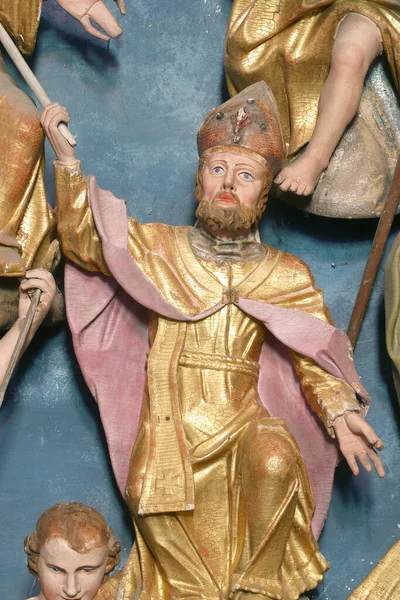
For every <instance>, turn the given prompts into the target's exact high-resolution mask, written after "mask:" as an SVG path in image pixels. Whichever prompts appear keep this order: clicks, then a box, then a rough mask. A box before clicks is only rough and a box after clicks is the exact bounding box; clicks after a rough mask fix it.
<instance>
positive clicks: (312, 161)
mask: <svg viewBox="0 0 400 600" xmlns="http://www.w3.org/2000/svg"><path fill="white" fill-rule="evenodd" d="M326 167H327V165H326V164H325V163H323V162H322V161H321V160H320V159H319V158H317V157H315V156H309V155H308V154H307V151H306V152H305V153H304V154H303V155H302V156H300V157H299V158H296V159H295V160H294V161H293V162H291V163H290V164H289V165H287V166H286V167H284V168H283V169H282V171H280V172H279V173H278V175H277V177H275V183H277V184H278V185H279V187H280V188H281V190H283V191H284V192H287V191H290V192H294V193H295V194H298V195H299V196H309V195H310V194H312V193H313V191H314V189H315V187H316V185H317V183H318V180H319V178H320V177H321V175H322V173H323V171H324V170H325V169H326Z"/></svg>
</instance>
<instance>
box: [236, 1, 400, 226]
mask: <svg viewBox="0 0 400 600" xmlns="http://www.w3.org/2000/svg"><path fill="white" fill-rule="evenodd" d="M399 45H400V5H399V3H398V2H395V1H393V0H376V1H367V0H312V1H303V0H251V1H250V0H234V2H233V8H232V13H231V17H230V22H229V26H228V31H227V35H226V43H225V68H226V79H227V84H228V89H229V93H230V94H231V95H233V94H235V93H237V92H239V91H240V90H242V89H243V88H245V87H246V86H248V85H250V84H252V83H254V82H256V81H259V80H264V81H265V82H266V83H267V84H268V85H269V86H270V87H271V89H272V91H273V93H274V96H275V98H276V101H277V104H278V107H279V113H280V119H281V123H282V129H283V135H284V139H285V143H286V149H287V155H288V158H289V159H293V157H295V156H296V158H295V160H293V161H292V160H291V162H290V163H289V164H288V165H287V166H285V167H284V168H283V170H282V171H281V173H280V174H279V175H278V177H277V178H276V182H277V183H278V184H279V185H280V187H281V188H282V190H283V191H285V192H287V191H289V192H293V193H294V194H297V195H300V196H301V195H304V196H309V195H311V194H312V193H313V191H314V189H315V188H316V189H315V196H313V197H309V198H308V199H307V201H305V200H304V199H303V200H300V199H299V198H297V200H296V199H295V198H292V201H293V202H297V205H298V206H303V207H304V208H305V209H306V210H310V211H311V212H316V213H317V214H325V215H327V216H337V217H345V216H352V217H356V216H359V217H367V216H368V217H373V216H376V215H377V214H379V212H380V210H381V209H382V203H383V201H384V199H385V194H386V193H387V189H388V188H387V186H388V185H389V184H388V182H387V179H388V178H387V173H388V172H392V171H393V170H394V166H395V162H396V160H397V154H398V147H399V144H400V129H399V126H398V118H397V119H396V118H395V117H396V116H397V117H398V115H397V113H396V112H395V111H396V110H398V109H397V107H396V106H393V105H396V101H395V100H394V102H393V100H392V99H391V100H390V102H387V98H385V96H388V94H389V92H388V93H386V89H384V91H383V93H381V95H379V90H378V89H377V87H378V88H379V87H382V85H380V86H379V85H378V86H377V87H376V86H375V91H374V86H373V82H375V83H376V79H374V78H372V80H371V81H370V82H369V83H368V85H367V86H366V93H365V96H366V98H367V100H366V99H365V98H364V99H363V100H364V103H361V109H360V110H358V109H359V107H360V101H361V95H362V91H363V85H364V80H365V77H366V74H367V72H368V68H369V66H370V65H371V63H372V62H373V61H374V60H375V58H376V57H377V56H378V55H379V54H380V53H382V51H383V53H384V55H385V57H386V59H387V62H388V65H389V69H390V73H391V77H392V80H393V83H394V86H395V88H397V90H398V89H399V80H400V58H399V53H398V48H399ZM374 73H378V75H376V77H378V76H380V77H383V78H384V77H385V74H384V72H383V69H382V70H380V68H379V69H375V71H374ZM368 81H369V80H368ZM387 86H388V88H389V83H387ZM383 87H384V86H383ZM391 93H392V94H393V92H391ZM368 94H369V95H368ZM370 105H371V106H370ZM357 111H358V112H357ZM355 115H357V116H356V119H355V120H354V122H353V124H352V127H351V128H350V130H349V129H346V128H347V127H348V125H349V123H351V122H352V119H353V117H354V116H355ZM376 121H377V122H376ZM382 123H384V125H382ZM371 137H372V139H371V140H370V138H371ZM341 139H342V141H340V140H341ZM338 144H339V148H340V152H339V150H338V152H337V153H335V154H333V153H334V151H335V148H336V147H337V146H338ZM396 148H397V151H396ZM300 149H301V150H302V151H301V153H300V154H298V153H299V150H300ZM332 154H333V156H332ZM339 155H340V156H339ZM331 157H332V161H331V164H330V160H331ZM392 163H393V164H392ZM328 165H329V168H328V169H327V167H328ZM324 171H325V173H324ZM321 174H324V177H323V178H321V180H320V176H321ZM367 179H368V182H369V183H368V184H367V182H366V180H367ZM389 179H390V178H389ZM324 180H325V181H324ZM319 181H320V185H319V187H318V182H319ZM358 181H360V183H359V185H358ZM316 186H317V187H316ZM335 186H336V187H337V186H339V187H340V190H339V189H338V191H337V192H336V190H335V189H333V188H335ZM360 187H361V189H363V191H362V192H360ZM350 188H351V189H350ZM368 188H369V189H368ZM323 190H324V193H325V197H326V200H324V198H323V197H322V196H323ZM357 196H358V197H357ZM360 196H361V197H360Z"/></svg>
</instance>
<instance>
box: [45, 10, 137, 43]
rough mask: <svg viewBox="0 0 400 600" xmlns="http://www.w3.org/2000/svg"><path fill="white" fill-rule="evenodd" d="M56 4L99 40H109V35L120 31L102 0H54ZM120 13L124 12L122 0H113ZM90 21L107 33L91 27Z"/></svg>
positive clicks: (117, 33) (116, 34)
mask: <svg viewBox="0 0 400 600" xmlns="http://www.w3.org/2000/svg"><path fill="white" fill-rule="evenodd" d="M56 1H57V4H59V6H61V8H63V9H64V10H65V11H67V13H69V14H70V15H71V16H72V17H74V18H75V19H77V20H78V21H79V22H80V23H81V25H82V27H83V29H84V30H85V31H86V32H87V33H90V35H93V36H94V37H97V38H100V39H101V40H109V39H110V38H109V36H110V37H112V38H116V37H118V36H119V35H121V33H122V29H121V27H120V26H119V24H118V21H117V20H116V19H115V18H114V17H113V15H112V14H111V13H110V11H109V10H108V8H107V6H106V5H105V4H104V2H103V0H56ZM115 2H116V4H117V6H118V8H119V10H120V12H121V14H123V15H124V14H125V13H126V10H125V3H124V0H115ZM91 21H94V22H95V23H97V25H100V27H102V29H104V31H106V32H107V33H108V35H105V34H104V33H102V32H101V31H99V30H98V29H96V28H95V27H93V25H92V23H91Z"/></svg>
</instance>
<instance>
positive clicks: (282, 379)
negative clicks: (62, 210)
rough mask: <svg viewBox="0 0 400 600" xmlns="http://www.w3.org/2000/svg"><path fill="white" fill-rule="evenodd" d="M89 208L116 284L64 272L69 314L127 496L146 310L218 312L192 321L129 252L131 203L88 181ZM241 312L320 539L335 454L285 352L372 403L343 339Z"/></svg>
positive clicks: (281, 314) (171, 314) (258, 306)
mask: <svg viewBox="0 0 400 600" xmlns="http://www.w3.org/2000/svg"><path fill="white" fill-rule="evenodd" d="M90 204H91V208H92V211H93V215H94V219H95V223H96V227H97V230H98V233H99V235H100V237H101V240H102V245H103V246H102V247H103V254H104V258H105V260H106V263H107V265H108V268H109V270H110V272H111V273H112V276H109V277H107V276H104V275H102V274H99V273H88V272H86V271H83V270H82V269H80V268H78V267H76V266H75V265H73V264H71V263H69V264H67V267H66V276H65V294H66V306H67V315H68V321H69V324H70V328H71V332H72V336H73V342H74V348H75V352H76V355H77V358H78V361H79V364H80V366H81V369H82V372H83V375H84V377H85V380H86V383H87V385H88V387H89V389H90V391H91V392H92V394H93V396H94V397H95V399H96V400H97V402H98V404H99V410H100V415H101V419H102V422H103V426H104V429H105V433H106V437H107V442H108V447H109V452H110V456H111V461H112V465H113V469H114V473H115V477H116V479H117V482H118V485H119V488H120V490H121V493H122V494H124V491H125V486H126V481H127V477H128V471H129V462H130V456H131V452H132V447H133V444H134V442H135V439H136V435H137V432H138V427H139V424H140V412H141V406H142V399H143V394H144V386H145V380H146V352H147V349H148V333H147V329H148V328H147V323H148V314H149V312H148V311H149V310H151V311H155V312H157V313H159V314H160V315H163V316H164V317H168V318H171V319H175V320H180V321H195V320H200V319H203V318H205V317H206V316H208V315H209V314H211V313H213V312H215V311H217V310H219V309H220V308H221V306H222V304H221V303H219V304H216V305H215V306H213V307H211V308H209V309H208V310H207V311H204V312H202V313H200V314H198V315H196V316H194V317H193V316H192V317H190V316H188V315H184V314H183V313H181V312H180V311H178V310H177V309H176V308H175V307H173V306H171V305H170V304H169V303H168V302H167V301H166V300H165V299H164V298H163V297H162V296H161V294H160V293H159V292H158V290H157V289H156V287H155V286H154V285H153V283H152V282H151V281H149V280H148V279H147V277H146V276H145V275H144V274H143V273H142V272H141V271H140V269H139V268H138V267H137V265H136V264H135V263H134V261H133V259H132V257H131V255H130V254H129V252H128V250H127V240H128V237H127V236H128V234H127V232H128V228H127V215H126V206H125V202H124V201H122V200H118V199H116V198H115V197H114V196H113V195H112V194H111V192H105V191H103V190H100V189H99V188H98V187H97V185H96V183H95V180H94V179H93V178H92V179H91V181H90ZM238 306H239V307H240V308H241V309H242V310H243V311H244V312H246V313H247V314H249V315H251V316H253V317H254V318H256V319H258V320H260V321H262V322H263V323H264V324H265V326H266V328H267V329H268V330H269V331H270V333H271V335H270V336H267V341H266V343H265V344H264V348H263V351H262V354H261V359H260V367H261V369H260V380H259V393H260V398H261V401H262V403H263V404H264V406H265V407H266V408H267V410H268V412H269V413H270V414H271V416H275V417H279V418H281V419H283V420H284V421H285V422H286V424H287V425H288V427H289V429H290V431H291V432H292V434H293V436H294V438H295V439H296V441H297V443H298V445H299V447H300V450H301V453H302V455H303V457H304V460H305V462H306V466H307V470H308V474H309V477H310V480H311V484H312V487H313V490H314V494H315V499H316V511H315V515H314V520H313V530H314V534H315V535H316V537H318V535H319V533H320V531H321V529H322V526H323V523H324V521H325V518H326V514H327V510H328V507H329V503H330V499H331V493H332V484H333V476H334V471H335V467H336V464H337V461H338V450H337V447H336V444H335V443H334V441H333V440H332V439H331V438H330V437H329V436H328V434H327V432H326V430H325V428H324V427H323V426H322V424H321V423H320V422H319V421H318V419H317V417H316V416H315V415H314V414H313V413H312V412H311V410H310V408H309V406H308V404H307V401H306V399H305V398H304V396H303V393H302V390H301V387H300V383H299V380H298V378H297V375H296V373H295V370H294V367H293V364H292V361H291V358H290V355H289V349H293V350H295V351H296V352H299V353H301V354H304V355H305V356H308V357H310V358H312V359H313V360H315V362H316V363H318V364H319V365H320V366H322V367H323V368H324V369H325V370H327V371H328V372H329V373H330V374H332V375H333V376H334V377H337V378H338V379H341V380H343V381H345V382H346V383H348V384H349V385H351V387H353V389H355V390H356V392H357V393H358V394H359V396H360V397H361V398H362V399H363V400H364V401H365V402H366V403H368V402H369V397H368V394H367V392H366V391H365V390H364V388H363V387H362V385H361V383H360V381H359V379H358V376H357V373H356V371H355V368H354V363H353V361H352V357H351V347H350V345H349V342H348V338H347V336H346V335H345V334H344V333H343V332H341V331H339V330H338V329H336V328H334V327H332V326H331V325H329V324H327V323H324V322H323V321H320V320H319V319H316V318H315V317H313V316H310V315H307V314H305V313H301V312H299V311H294V310H291V309H285V308H281V307H279V306H273V305H271V304H267V303H262V302H256V301H252V300H247V299H244V298H241V299H239V302H238Z"/></svg>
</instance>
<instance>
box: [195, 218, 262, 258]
mask: <svg viewBox="0 0 400 600" xmlns="http://www.w3.org/2000/svg"><path fill="white" fill-rule="evenodd" d="M233 233H234V234H235V235H234V236H232V235H230V236H229V235H220V232H218V235H216V234H215V233H214V232H211V231H209V230H208V229H206V228H205V227H203V225H202V224H199V223H196V225H195V226H194V227H192V228H191V230H190V232H189V241H190V245H191V247H192V250H193V252H194V254H195V255H196V256H197V258H200V259H203V260H211V261H213V262H215V263H217V264H219V263H223V262H248V261H251V260H259V259H261V258H263V257H264V256H265V248H264V247H263V245H262V244H260V243H259V242H258V241H257V239H256V229H251V230H246V231H245V232H242V235H237V232H233Z"/></svg>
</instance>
